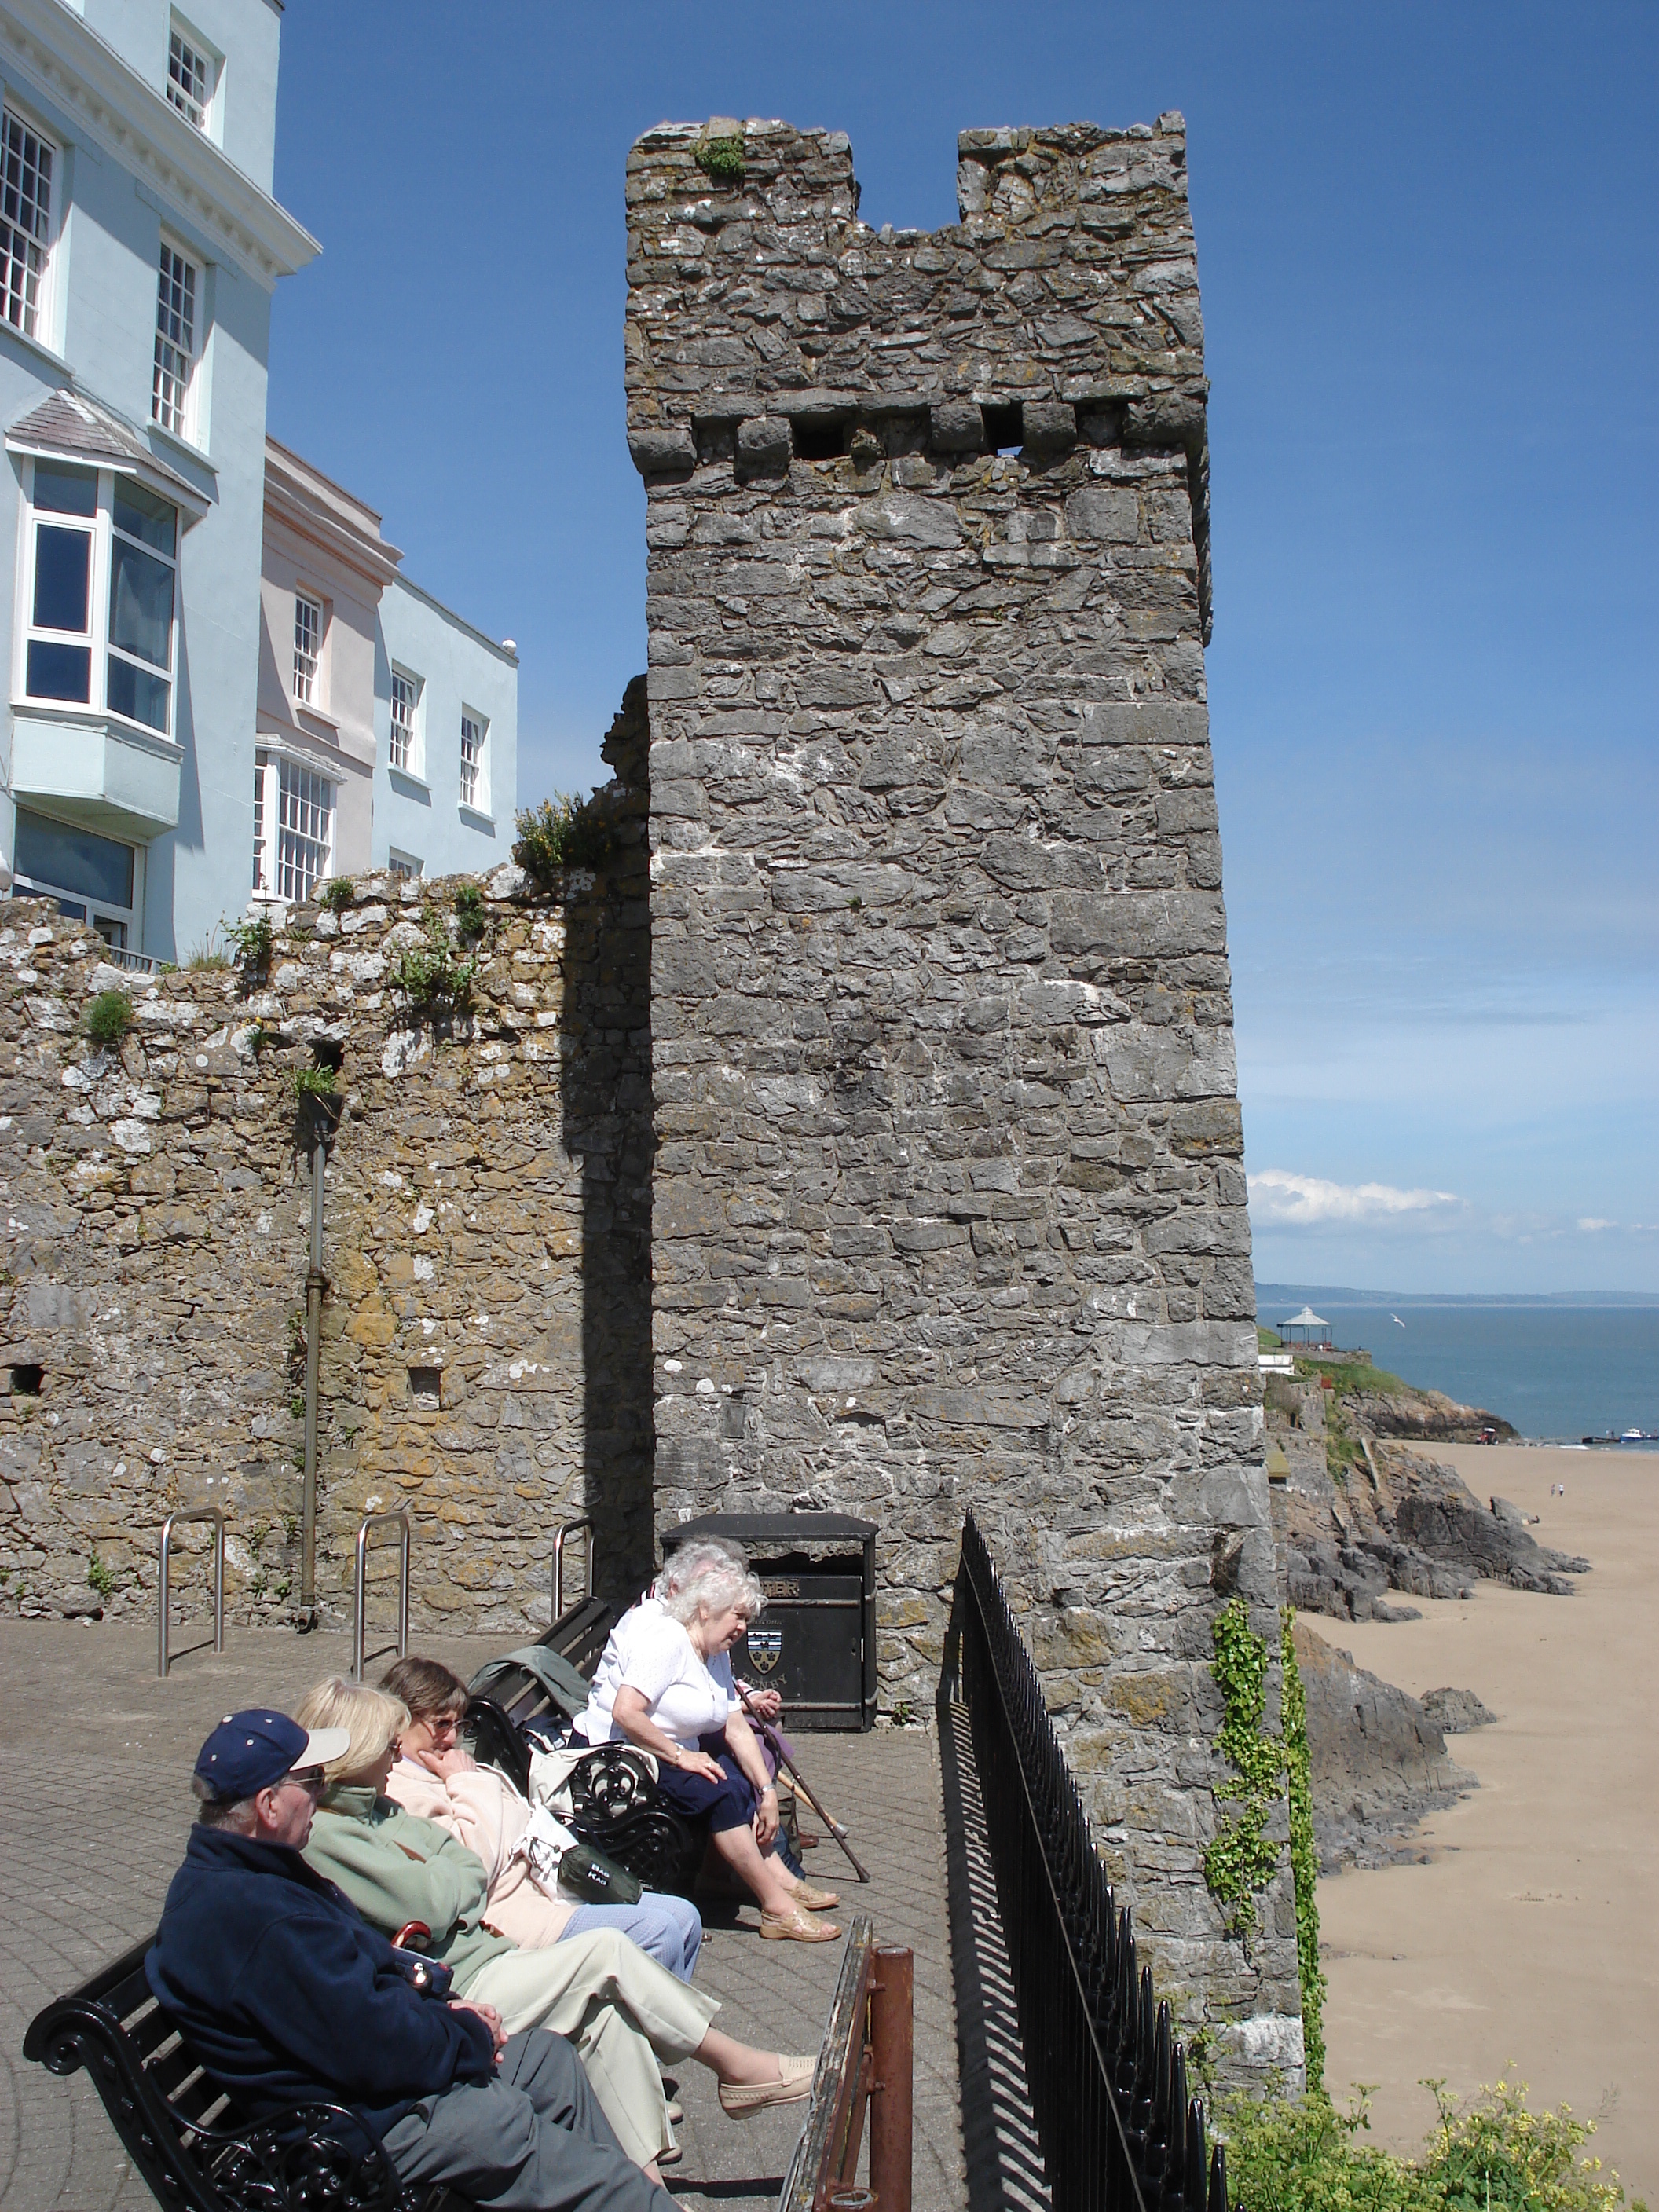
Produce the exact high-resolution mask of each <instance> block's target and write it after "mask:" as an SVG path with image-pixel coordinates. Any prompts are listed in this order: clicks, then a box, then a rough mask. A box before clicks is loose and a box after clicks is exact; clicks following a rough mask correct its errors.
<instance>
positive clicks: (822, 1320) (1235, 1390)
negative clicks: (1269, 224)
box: [627, 116, 1300, 2069]
mask: <svg viewBox="0 0 1659 2212" xmlns="http://www.w3.org/2000/svg"><path fill="white" fill-rule="evenodd" d="M734 139H737V140H740V142H741V150H742V158H743V167H744V173H743V175H742V177H741V179H728V178H723V177H722V176H721V175H720V173H719V168H720V160H719V155H718V154H717V153H715V152H714V151H711V149H713V148H714V146H715V145H716V144H717V143H719V142H724V150H726V151H727V152H728V153H729V151H730V149H731V144H732V141H733V140H734ZM700 153H701V154H702V155H703V157H704V159H703V162H702V163H701V164H700V162H699V160H698V155H699V154H700ZM958 191H959V198H960V204H961V209H962V221H961V222H960V223H959V224H957V226H955V227H953V228H950V229H947V230H944V231H940V232H938V233H935V234H924V233H920V232H914V231H896V232H895V231H891V230H888V229H884V230H883V231H881V232H880V233H875V232H872V230H870V229H869V228H866V227H865V226H863V225H861V224H860V222H858V220H857V208H858V188H857V185H856V183H855V181H854V174H853V167H852V158H851V153H850V149H849V148H848V143H847V141H846V139H845V138H844V137H840V136H836V135H829V134H826V133H824V132H822V131H794V130H793V129H791V128H789V127H788V126H787V125H781V124H775V123H764V124H760V123H750V124H749V125H738V124H735V123H723V122H715V123H711V124H709V125H707V126H704V127H697V126H664V127H662V128H660V129H659V130H656V131H651V132H649V133H648V134H647V136H646V137H643V138H641V140H640V141H639V142H638V143H637V145H636V146H635V149H634V153H633V156H632V158H631V160H630V162H629V181H628V204H629V303H628V319H627V379H628V397H629V443H630V447H631V450H632V452H633V454H634V458H635V462H636V465H638V467H639V469H640V471H641V475H642V477H644V480H645V483H646V487H647V495H648V496H647V543H648V547H649V571H648V574H649V582H648V599H647V608H648V621H649V634H650V714H651V771H650V772H651V785H652V817H651V843H652V860H651V871H652V875H651V916H652V932H653V951H652V962H653V979H652V1027H653V1085H654V1091H655V1099H656V1129H657V1136H658V1140H659V1152H658V1157H657V1163H656V1175H655V1191H654V1204H653V1351H654V1353H655V1363H656V1364H655V1394H656V1405H655V1420H656V1431H657V1460H656V1471H657V1507H658V1514H659V1522H660V1521H663V1520H666V1519H669V1518H671V1516H674V1515H675V1514H678V1515H680V1516H682V1517H683V1516H685V1515H686V1514H689V1513H691V1512H702V1511H707V1510H717V1509H720V1508H732V1509H735V1508H738V1507H742V1508H745V1509H750V1510H755V1509H760V1508H765V1507H770V1508H782V1507H787V1506H790V1505H793V1504H800V1505H808V1504H810V1505H812V1506H819V1507H834V1508H840V1509H846V1510H853V1511H855V1512H859V1513H862V1514H867V1515H869V1516H872V1518H874V1519H875V1520H877V1521H878V1522H880V1524H881V1528H882V1538H881V1543H880V1559H881V1572H882V1578H883V1587H882V1593H881V1610H880V1619H881V1638H882V1642H881V1668H882V1680H883V1694H884V1702H885V1703H887V1704H888V1705H892V1704H894V1703H896V1702H897V1701H900V1700H903V1699H908V1700H910V1701H914V1702H917V1703H920V1702H922V1701H924V1700H927V1699H931V1697H932V1694H933V1688H934V1685H935V1683H936V1681H937V1680H938V1675H939V1667H940V1663H941V1656H942V1652H943V1648H944V1643H945V1629H946V1606H947V1601H948V1589H949V1583H950V1577H951V1571H952V1568H953V1564H954V1554H955V1548H956V1544H957V1535H958V1531H959V1528H960V1525H961V1517H962V1513H963V1507H964V1506H965V1505H968V1504H971V1505H972V1507H973V1509H974V1511H975V1514H976V1516H978V1518H979V1520H980V1522H981V1526H982V1527H983V1528H984V1529H985V1531H986V1534H987V1538H988V1540H989V1541H990V1543H991V1546H992V1548H993V1552H994V1555H995V1556H996V1557H997V1559H999V1561H1000V1564H1001V1565H1002V1568H1003V1571H1004V1572H1005V1574H1006V1578H1007V1581H1008V1583H1009V1586H1010V1589H1011V1594H1012V1596H1013V1598H1014V1601H1015V1603H1016V1606H1017V1607H1018V1610H1019V1611H1020V1612H1021V1613H1022V1615H1023V1625H1024V1629H1025V1632H1026V1634H1027V1636H1028V1638H1029V1639H1030V1643H1031V1645H1032V1648H1033V1650H1035V1652H1036V1655H1037V1657H1038V1660H1039V1663H1040V1664H1041V1666H1042V1670H1043V1673H1044V1677H1045V1680H1046V1682H1047V1685H1048V1691H1049V1695H1050V1699H1051V1702H1052V1705H1053V1706H1054V1712H1055V1717H1056V1720H1057V1723H1059V1725H1060V1727H1061V1729H1063V1730H1064V1732H1065V1733H1066V1736H1067V1739H1068V1751H1069V1753H1070V1754H1071V1756H1072V1758H1073V1762H1074V1764H1075V1765H1076V1767H1077V1768H1078V1770H1079V1775H1080V1778H1081V1779H1082V1781H1083V1784H1084V1787H1085V1794H1086V1796H1087V1798H1088V1801H1089V1802H1090V1805H1091V1811H1092V1814H1093V1816H1094V1819H1095V1821H1096V1824H1097V1833H1098V1836H1099V1838H1100V1843H1101V1847H1102V1849H1103V1852H1104V1853H1105V1855H1106V1857H1107V1858H1108V1861H1109V1864H1110V1866H1111V1869H1112V1872H1113V1875H1114V1877H1115V1880H1116V1881H1117V1882H1118V1883H1119V1885H1120V1887H1121V1891H1122V1893H1123V1894H1124V1895H1125V1897H1126V1898H1127V1899H1128V1900H1129V1901H1131V1902H1133V1905H1134V1906H1135V1909H1136V1918H1137V1923H1138V1925H1139V1927H1140V1928H1141V1929H1143V1930H1144V1931H1145V1932H1146V1934H1147V1935H1148V1936H1150V1937H1151V1938H1152V1941H1153V1943H1154V1946H1155V1948H1157V1950H1158V1954H1159V1958H1158V1972H1159V1975H1160V1978H1161V1981H1162V1982H1163V1983H1164V1984H1167V1985H1169V1986H1170V1987H1171V1988H1172V1989H1174V1990H1181V1991H1184V1992H1186V1996H1185V1998H1184V2000H1183V2002H1185V2004H1186V2007H1187V2010H1188V2016H1189V2018H1197V2017H1198V2016H1200V2015H1208V2016H1210V2017H1212V2018H1214V2019H1222V2020H1225V2019H1229V2018H1231V2019H1233V2020H1236V2021H1240V2022H1243V2023H1245V2024H1243V2025H1240V2026H1238V2027H1236V2028H1234V2029H1232V2030H1231V2031H1229V2032H1228V2033H1230V2034H1231V2058H1232V2061H1233V2062H1234V2063H1237V2064H1239V2065H1244V2066H1248V2065H1249V2064H1253V2063H1262V2062H1264V2061H1265V2062H1266V2063H1273V2062H1277V2063H1279V2064H1280V2065H1281V2066H1282V2065H1285V2064H1289V2065H1290V2066H1291V2068H1292V2069H1293V2068H1294V2066H1295V2065H1296V2064H1297V2063H1299V2052H1300V2045H1299V2021H1297V2018H1296V2017H1295V2015H1297V2012H1298V2009H1299V2008H1298V2004H1297V1995H1296V1967H1295V1946H1294V1918H1293V1910H1292V1904H1291V1882H1290V1876H1289V1872H1288V1867H1287V1866H1282V1867H1281V1872H1280V1875H1279V1878H1278V1880H1277V1881H1275V1884H1274V1886H1273V1890H1272V1892H1271V1893H1270V1896H1269V1899H1268V1900H1267V1928H1266V1932H1265V1934H1264V1936H1263V1937H1262V1938H1261V1940H1260V1942H1258V1943H1257V1944H1255V1946H1254V1947H1252V1948H1251V1949H1250V1950H1249V1953H1248V1954H1247V1952H1246V1951H1245V1949H1244V1948H1243V1947H1242V1946H1241V1945H1239V1944H1238V1943H1237V1942H1231V1941H1230V1940H1228V1939H1227V1938H1226V1937H1225V1936H1224V1934H1223V1932H1222V1925H1221V1920H1220V1917H1219V1914H1218V1910H1217V1907H1216V1905H1215V1903H1214V1900H1213V1899H1212V1898H1211V1897H1210V1895H1209V1893H1208V1891H1207V1889H1206V1886H1205V1881H1204V1877H1203V1873H1202V1865H1201V1859H1202V1853H1203V1850H1204V1846H1205V1844H1206V1842H1207V1841H1208V1840H1209V1839H1210V1838H1211V1837H1212V1835H1213V1834H1214V1832H1215V1828H1216V1823H1217V1819H1218V1807H1217V1805H1216V1803H1215V1802H1214V1800H1213V1798H1212V1795H1211V1791H1212V1785H1213V1784H1216V1783H1218V1782H1219V1781H1221V1780H1222V1778H1223V1776H1222V1772H1221V1770H1220V1767H1219V1765H1218V1761H1217V1760H1216V1759H1215V1758H1214V1756H1213V1754H1212V1751H1211V1749H1210V1745H1211V1743H1212V1739H1213V1736H1214V1734H1215V1730H1216V1728H1217V1726H1218V1721H1219V1717H1220V1709H1219V1700H1218V1693H1217V1691H1216V1688H1215V1686H1214V1684H1213V1682H1212V1679H1211V1676H1210V1673H1209V1668H1208V1661H1209V1659H1210V1656H1211V1638H1210V1624H1211V1621H1212V1617H1213V1614H1214V1612H1215V1610H1216V1608H1217V1607H1218V1603H1219V1602H1220V1601H1222V1599H1223V1598H1224V1597H1225V1596H1226V1595H1231V1593H1232V1592H1234V1591H1235V1590H1236V1591H1238V1592H1241V1593H1242V1594H1243V1595H1244V1596H1245V1597H1246V1598H1247V1599H1248V1601H1249V1605H1250V1607H1251V1611H1252V1618H1253V1620H1254V1622H1255V1626H1257V1627H1258V1628H1259V1629H1260V1630H1261V1632H1263V1633H1264V1634H1265V1635H1267V1636H1268V1638H1270V1642H1271V1644H1272V1646H1273V1649H1274V1650H1276V1648H1277V1613H1276V1611H1275V1609H1274V1601H1275V1589H1274V1575H1273V1543H1272V1536H1271V1532H1270V1528H1269V1522H1268V1512H1267V1482H1266V1473H1265V1466H1264V1462H1263V1456H1262V1446H1261V1437H1260V1426H1261V1416H1260V1409H1259V1405H1258V1402H1257V1401H1258V1397H1259V1384H1258V1380H1257V1371H1256V1364H1255V1332H1254V1327H1253V1323H1254V1317H1255V1305H1254V1291H1253V1285H1252V1279H1251V1268H1250V1246H1249V1224H1248V1220H1247V1217H1246V1212H1245V1185H1244V1176H1243V1159H1242V1139H1241V1133H1240V1122H1239V1114H1238V1106H1237V1097H1236V1083H1235V1071H1234V1057H1233V1042H1232V1008H1231V990H1230V979H1229V970H1228V963H1227V951H1226V922H1225V910H1224V907H1223V902H1222V894H1221V848H1220V842H1219V837H1218V826H1217V819H1216V809H1215V799H1214V789H1213V778H1212V766H1211V758H1210V751H1209V733H1208V718H1207V714H1206V706H1205V688H1204V656H1203V645H1204V641H1205V637H1206V632H1207V628H1208V619H1209V617H1208V574H1207V517H1206V504H1205V503H1206V482H1207V466H1206V447H1205V442H1204V400H1205V394H1206V384H1205V380H1204V374H1203V358H1202V325H1201V319H1200V307H1199V298H1198V289H1197V278H1196V270H1195V264H1194V242H1193V234H1192V228H1191V222H1190V219H1189V215H1188V204H1187V197H1186V176H1185V137H1184V131H1183V127H1182V124H1181V121H1180V118H1178V117H1169V116H1166V117H1164V118H1161V119H1160V121H1159V122H1158V125H1156V126H1155V127H1152V128H1147V127H1145V126H1141V127H1139V128H1137V129H1134V130H1132V131H1101V130H1096V129H1094V128H1092V127H1083V126H1079V127H1074V128H1071V129H1064V130H1054V131H969V132H967V133H965V134H964V135H963V138H962V140H961V161H960V166H959V170H958ZM1273 1697H1274V1699H1275V1700H1276V1697H1277V1674H1276V1671H1275V1674H1274V1676H1273ZM1221 1809H1222V1810H1223V1811H1224V1812H1225V1808H1221Z"/></svg>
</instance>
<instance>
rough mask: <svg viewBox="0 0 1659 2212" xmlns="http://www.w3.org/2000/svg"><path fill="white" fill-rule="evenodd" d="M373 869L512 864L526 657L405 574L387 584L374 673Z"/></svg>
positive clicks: (451, 869)
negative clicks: (522, 658)
mask: <svg viewBox="0 0 1659 2212" xmlns="http://www.w3.org/2000/svg"><path fill="white" fill-rule="evenodd" d="M374 693H375V708H374V715H375V733H376V738H377V741H378V742H377V744H376V747H375V765H374V865H375V866H377V867H391V868H393V869H396V870H398V872H403V873H406V874H410V875H428V876H447V875H454V874H457V873H459V872H463V871H464V872H467V873H470V874H482V873H483V872H484V871H485V870H487V869H489V868H493V867H495V866H496V865H497V863H498V862H500V861H502V860H508V859H510V858H511V857H512V850H513V806H514V800H515V796H516V793H517V789H518V775H519V768H518V746H519V661H518V654H517V652H516V650H515V648H514V647H513V644H512V643H511V641H506V642H503V643H501V644H499V645H498V644H497V643H496V642H495V640H494V639H493V638H489V637H486V636H485V635H484V634H483V631H482V630H477V629H473V627H472V625H471V623H467V622H464V621H463V620H462V618H461V617H460V616H459V615H458V614H454V613H452V611H450V609H449V608H447V607H446V606H444V605H441V603H440V602H439V601H438V600H436V599H434V598H433V597H432V595H431V593H430V592H423V591H422V589H421V587H420V586H419V585H418V584H416V583H412V582H411V581H410V579H409V578H408V577H407V576H404V575H398V576H396V577H394V578H393V579H392V581H391V583H389V584H388V585H387V586H386V593H385V596H384V597H383V598H382V599H381V601H380V636H379V640H378V649H377V653H376V657H375V669H374Z"/></svg>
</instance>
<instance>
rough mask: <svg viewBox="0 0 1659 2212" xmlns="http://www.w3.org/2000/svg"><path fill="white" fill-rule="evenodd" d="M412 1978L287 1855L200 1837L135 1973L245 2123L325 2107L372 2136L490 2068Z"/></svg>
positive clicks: (484, 2050)
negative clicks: (292, 2109)
mask: <svg viewBox="0 0 1659 2212" xmlns="http://www.w3.org/2000/svg"><path fill="white" fill-rule="evenodd" d="M413 1965H414V1962H413V1961H412V1960H410V1959H408V1958H406V1957H405V1956H404V1954H403V1953H401V1952H398V1951H394V1950H393V1949H392V1946H391V1944H389V1943H388V1942H386V1938H385V1936H381V1935H380V1934H379V1933H377V1931H376V1930H375V1929H373V1928H371V1927H369V1925H368V1923H367V1922H366V1921H365V1920H363V1919H362V1917H361V1916H360V1915H359V1913H358V1912H357V1910H356V1906H355V1905H350V1904H349V1903H348V1902H347V1900H346V1899H345V1898H343V1896H342V1895H341V1893H340V1892H339V1891H338V1890H337V1889H336V1888H335V1887H334V1885H333V1883H332V1882H331V1881H324V1879H323V1877H322V1876H321V1875H319V1874H314V1873H313V1871H312V1869H310V1868H309V1867H308V1866H307V1864H306V1863H305V1861H304V1860H303V1859H302V1858H301V1856H300V1854H299V1853H298V1851H293V1850H289V1849H288V1848H287V1847H286V1846H285V1845H283V1844H261V1843H256V1842H255V1841H254V1840H253V1839H252V1838H251V1837H248V1836H240V1835H236V1834H234V1833H233V1832H231V1831H230V1830H228V1829H225V1828H204V1827H202V1826H199V1825H198V1826H196V1827H193V1828H192V1829H191V1835H190V1844H189V1848H188V1849H187V1850H186V1851H185V1863H184V1864H183V1865H182V1866H181V1867H180V1868H179V1871H178V1873H177V1874H176V1875H174V1876H173V1884H172V1887H170V1888H169V1890H168V1891H167V1905H166V1907H165V1909H164V1911H163V1912H162V1914H161V1927H160V1929H158V1930H157V1931H156V1938H155V1944H154V1946H153V1947H152V1948H151V1950H150V1952H149V1956H148V1957H147V1958H146V1959H145V1960H144V1972H145V1974H146V1976H147V1978H148V1979H149V1985H150V1988H151V1989H152V1990H154V1991H155V1996H156V1997H157V1999H158V2001H159V2002H161V2004H162V2005H164V2006H165V2007H166V2008H167V2011H168V2012H169V2013H171V2014H172V2015H173V2018H174V2019H175V2020H176V2021H178V2023H179V2027H180V2029H181V2030H182V2031H183V2033H184V2035H185V2039H186V2040H187V2041H188V2042H189V2043H190V2045H191V2047H192V2049H193V2050H194V2051H195V2052H196V2055H197V2057H198V2058H199V2059H200V2060H201V2062H202V2063H203V2065H204V2067H205V2068H206V2069H207V2071H208V2072H209V2073H210V2075H212V2076H213V2078H214V2080H215V2081H219V2082H221V2083H222V2084H223V2086H224V2087H226V2088H227V2089H228V2090H229V2091H230V2093H231V2094H232V2095H233V2096H234V2098H235V2100H236V2101H237V2103H238V2104H239V2105H240V2106H243V2107H244V2109H245V2110H246V2111H247V2112H250V2113H251V2114H252V2116H253V2117H254V2118H263V2117H264V2115H265V2114H266V2113H267V2112H272V2111H274V2110H275V2109H276V2107H277V2106H282V2105H294V2104H304V2103H306V2102H307V2101H315V2100H322V2101H324V2102H326V2103H328V2104H334V2105H345V2106H349V2107H350V2108H351V2110H352V2111H354V2112H356V2115H357V2117H358V2118H359V2119H360V2120H361V2121H362V2124H363V2125H364V2126H365V2127H366V2128H368V2130H369V2131H370V2132H371V2133H372V2134H373V2135H374V2136H383V2135H384V2134H385V2133H386V2130H387V2129H388V2128H389V2127H391V2126H392V2124H393V2122H394V2121H397V2120H399V2119H401V2118H403V2116H404V2113H405V2112H408V2111H409V2109H410V2106H412V2105H413V2104H414V2103H415V2101H416V2099H417V2098H421V2097H429V2096H434V2095H436V2094H437V2093H440V2092H441V2091H442V2090H445V2089H447V2088H450V2087H453V2084H455V2083H456V2082H458V2081H489V2080H491V2079H492V2078H493V2076H494V2074H495V2051H494V2048H493V2045H492V2044H491V2040H490V2036H489V2030H488V2029H487V2028H486V2027H485V2026H484V2024H483V2021H481V2020H479V2019H478V2017H477V2015H476V2014H473V2013H459V2012H452V2011H451V2010H450V2008H449V2007H448V2006H447V2004H445V2003H443V2002H441V1999H440V1998H439V1997H438V1996H437V1991H436V1989H435V1988H434V1989H433V1990H430V1991H428V1993H427V1994H424V1995H423V1994H422V1992H421V1991H420V1990H416V1988H415V1987H414V1985H413V1984H412V1982H411V1981H410V1972H411V1969H412V1967H413ZM435 1980H436V1981H437V1982H441V1984H443V1985H444V1986H445V1987H446V1988H447V1986H448V1980H449V1977H448V1976H447V1974H446V1973H444V1972H443V1970H442V1969H441V1968H439V1969H437V1970H436V1973H435Z"/></svg>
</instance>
